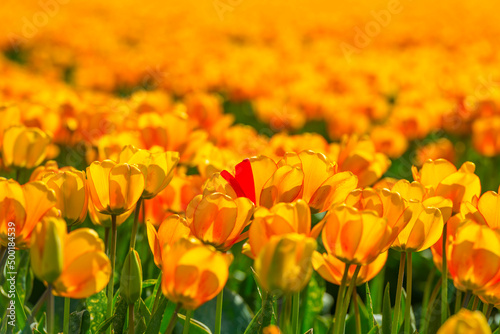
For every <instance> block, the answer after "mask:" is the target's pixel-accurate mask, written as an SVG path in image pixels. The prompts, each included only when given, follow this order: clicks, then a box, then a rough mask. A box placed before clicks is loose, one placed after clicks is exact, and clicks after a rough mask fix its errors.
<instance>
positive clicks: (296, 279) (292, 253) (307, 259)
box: [255, 233, 316, 295]
mask: <svg viewBox="0 0 500 334" xmlns="http://www.w3.org/2000/svg"><path fill="white" fill-rule="evenodd" d="M315 249H316V240H314V239H312V238H308V237H306V236H305V235H302V234H296V233H291V234H285V235H281V236H273V237H271V239H270V240H269V242H268V243H267V244H266V246H265V247H264V248H263V249H262V250H261V252H260V254H259V256H258V257H257V259H256V260H255V272H256V273H257V276H258V277H259V281H260V284H261V285H262V287H263V288H264V289H265V290H266V291H268V292H270V293H272V294H273V295H280V294H282V293H293V292H299V291H301V290H302V289H303V288H304V287H305V286H306V285H307V283H308V282H309V279H310V278H311V275H312V264H311V257H312V255H313V252H314V250H315Z"/></svg>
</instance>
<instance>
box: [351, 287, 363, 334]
mask: <svg viewBox="0 0 500 334" xmlns="http://www.w3.org/2000/svg"><path fill="white" fill-rule="evenodd" d="M352 301H353V304H352V305H353V307H354V319H355V320H356V334H361V316H360V315H359V305H358V292H357V291H356V289H354V293H353V295H352Z"/></svg>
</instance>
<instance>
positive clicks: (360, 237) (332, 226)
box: [322, 204, 393, 265]
mask: <svg viewBox="0 0 500 334" xmlns="http://www.w3.org/2000/svg"><path fill="white" fill-rule="evenodd" d="M323 220H324V221H325V222H324V224H325V226H324V228H323V232H322V239H323V245H324V246H325V249H326V250H327V252H328V253H329V254H331V255H333V256H335V257H337V258H338V259H340V260H341V261H343V262H345V263H348V264H356V265H366V264H369V263H370V262H372V261H374V260H375V259H376V258H377V257H378V255H379V254H380V253H382V252H384V251H386V250H387V249H388V248H389V246H390V245H391V243H392V241H393V239H392V229H391V227H390V226H389V224H388V223H387V218H382V217H379V216H378V215H377V213H376V212H374V211H371V210H364V211H360V210H358V209H356V208H352V207H349V206H346V205H345V204H342V205H339V206H337V207H335V208H333V209H331V210H330V211H328V213H327V215H326V216H325V218H323Z"/></svg>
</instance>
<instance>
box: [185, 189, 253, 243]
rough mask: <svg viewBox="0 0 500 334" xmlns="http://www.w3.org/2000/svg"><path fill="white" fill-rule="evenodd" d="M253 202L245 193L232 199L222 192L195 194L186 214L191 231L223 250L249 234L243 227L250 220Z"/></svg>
mask: <svg viewBox="0 0 500 334" xmlns="http://www.w3.org/2000/svg"><path fill="white" fill-rule="evenodd" d="M253 208H254V205H253V203H252V202H251V201H250V200H249V199H248V198H245V197H239V198H236V199H232V198H231V197H229V196H226V195H224V194H221V193H213V194H209V195H208V196H205V197H203V196H202V195H198V196H196V197H195V198H194V199H193V200H192V201H191V203H190V204H189V205H188V208H187V210H186V216H187V219H188V221H189V222H190V228H191V233H192V234H193V236H195V237H197V238H198V239H200V240H201V241H203V242H204V243H207V244H210V245H212V246H214V247H216V248H217V249H220V250H222V251H227V250H229V249H230V248H231V247H232V246H233V245H234V244H235V243H237V242H239V241H241V240H243V239H244V238H246V234H242V233H243V229H244V228H245V227H246V226H247V225H248V223H249V222H250V217H251V216H252V213H253Z"/></svg>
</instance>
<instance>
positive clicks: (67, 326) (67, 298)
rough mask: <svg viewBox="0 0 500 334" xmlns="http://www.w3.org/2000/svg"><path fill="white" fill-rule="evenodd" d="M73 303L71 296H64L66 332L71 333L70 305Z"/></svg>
mask: <svg viewBox="0 0 500 334" xmlns="http://www.w3.org/2000/svg"><path fill="white" fill-rule="evenodd" d="M70 304H71V298H69V297H66V298H64V327H63V332H64V334H69V307H70Z"/></svg>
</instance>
